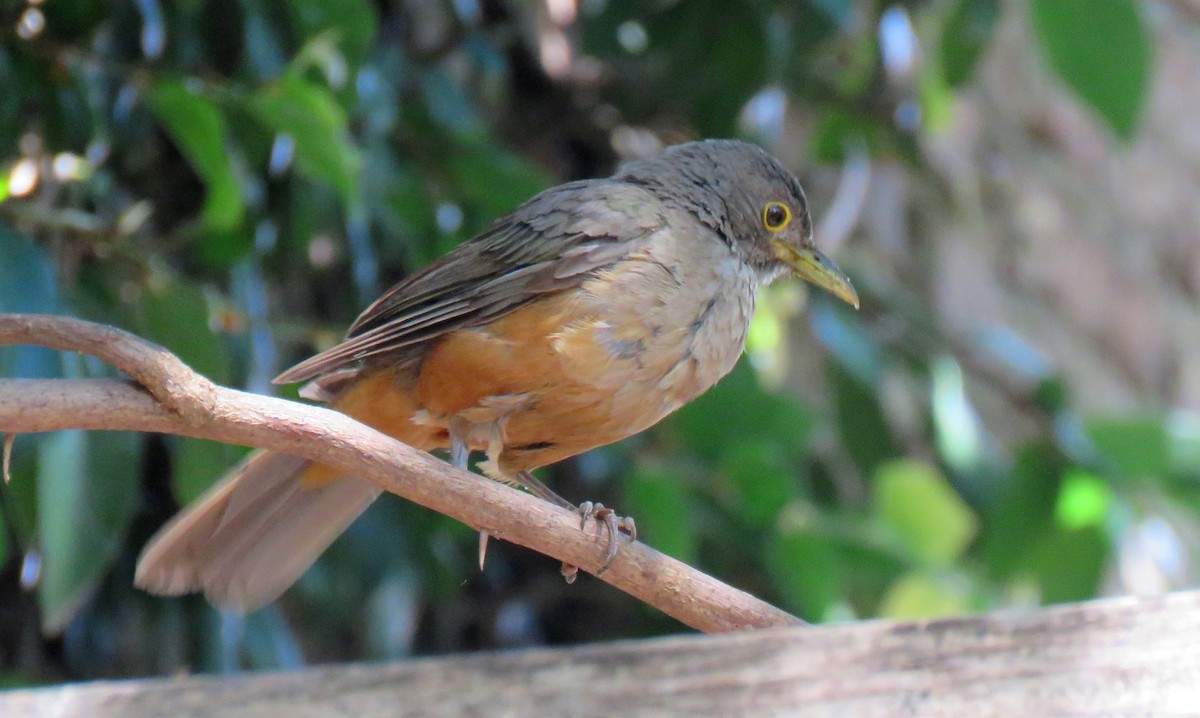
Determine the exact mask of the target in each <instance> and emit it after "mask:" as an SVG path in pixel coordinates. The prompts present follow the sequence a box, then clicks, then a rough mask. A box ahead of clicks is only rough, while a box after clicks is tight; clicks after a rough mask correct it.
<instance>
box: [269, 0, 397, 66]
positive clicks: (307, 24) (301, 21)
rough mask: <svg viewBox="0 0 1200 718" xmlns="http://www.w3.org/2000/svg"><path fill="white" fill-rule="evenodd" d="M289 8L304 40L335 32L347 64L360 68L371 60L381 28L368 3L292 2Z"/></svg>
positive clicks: (355, 0)
mask: <svg viewBox="0 0 1200 718" xmlns="http://www.w3.org/2000/svg"><path fill="white" fill-rule="evenodd" d="M287 9H288V15H289V17H290V18H291V22H292V26H293V28H294V29H295V30H296V32H297V34H299V35H300V36H301V37H303V38H306V39H312V38H315V37H316V36H318V35H321V34H322V33H326V32H331V31H332V33H333V34H334V39H335V42H336V43H337V45H338V47H339V48H340V49H341V51H342V54H343V55H344V56H345V58H346V60H347V62H349V63H350V64H351V65H353V66H358V65H361V64H362V62H363V61H364V60H366V59H367V55H368V54H369V53H370V51H371V44H372V41H373V40H374V39H375V31H376V30H377V29H378V25H379V20H378V18H376V16H375V8H374V7H373V6H372V4H371V3H370V2H368V1H367V0H338V1H337V2H326V0H288V3H287Z"/></svg>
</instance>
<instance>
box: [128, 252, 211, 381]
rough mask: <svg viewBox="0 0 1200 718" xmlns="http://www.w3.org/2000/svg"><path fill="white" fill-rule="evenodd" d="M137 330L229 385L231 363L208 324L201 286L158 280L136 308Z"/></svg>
mask: <svg viewBox="0 0 1200 718" xmlns="http://www.w3.org/2000/svg"><path fill="white" fill-rule="evenodd" d="M137 318H138V330H139V332H140V333H141V334H142V336H144V337H146V338H147V339H149V340H151V341H153V342H156V343H158V344H161V345H163V346H164V347H166V348H167V349H170V350H171V351H172V352H174V353H175V354H176V355H178V356H179V358H180V359H182V360H183V361H184V362H185V363H186V364H187V365H188V366H190V367H192V368H193V369H195V370H196V371H198V372H200V373H201V374H203V375H204V376H206V377H208V378H209V379H212V380H213V381H215V382H217V383H221V384H224V383H228V382H229V373H230V372H229V362H228V359H227V358H226V354H225V347H224V346H223V344H222V342H221V339H220V337H219V336H218V335H217V334H216V333H215V332H214V331H213V330H212V326H211V324H210V321H209V308H208V300H207V299H206V298H205V296H204V292H203V291H201V290H200V289H199V288H198V287H196V286H194V285H191V284H185V283H183V282H182V281H178V280H176V279H175V278H174V277H170V276H158V277H155V278H154V279H153V280H152V281H151V282H150V283H149V286H148V287H147V288H146V291H145V292H144V293H143V294H142V296H141V301H140V302H139V303H138V305H137Z"/></svg>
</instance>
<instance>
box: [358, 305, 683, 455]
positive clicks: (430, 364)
mask: <svg viewBox="0 0 1200 718" xmlns="http://www.w3.org/2000/svg"><path fill="white" fill-rule="evenodd" d="M577 299H578V297H577V295H576V294H575V293H574V292H566V293H563V294H559V295H553V296H549V297H547V298H546V299H542V300H539V301H536V302H533V303H531V304H529V305H527V306H526V307H524V308H522V309H519V310H517V311H515V312H513V313H511V314H508V315H506V316H504V317H502V318H500V319H498V320H496V321H494V322H492V323H491V324H488V325H485V326H483V327H479V328H475V329H465V330H458V331H454V332H450V333H448V334H446V335H445V336H443V337H441V338H439V339H437V340H436V343H435V344H434V345H433V346H432V347H431V348H430V349H429V350H428V353H427V354H426V355H425V357H424V359H423V361H422V363H421V366H420V370H419V371H418V372H416V375H415V378H409V379H403V378H401V377H400V376H399V375H397V374H396V373H393V372H389V371H387V370H386V369H380V370H376V371H372V372H370V373H368V374H366V375H365V376H364V377H363V378H361V379H359V380H357V381H356V383H355V385H354V386H353V387H352V388H351V389H349V390H348V391H347V392H346V393H345V394H343V395H342V396H341V397H340V398H339V399H338V400H337V401H336V403H335V406H336V407H337V408H338V409H339V410H340V411H343V412H345V413H346V414H349V415H350V416H353V417H354V418H356V419H358V420H359V421H362V422H363V423H365V424H368V425H370V426H372V427H374V428H376V429H379V430H380V431H383V432H385V433H387V434H390V435H392V436H395V437H396V438H398V439H400V440H401V441H404V442H405V443H408V444H410V445H412V446H416V447H418V448H421V449H424V450H431V449H436V448H446V447H447V446H448V444H449V434H448V431H447V427H448V426H449V424H450V422H451V421H452V420H454V419H455V418H458V419H461V420H464V421H466V422H467V423H469V424H471V425H472V426H473V427H475V429H476V430H475V431H473V432H472V434H471V436H472V438H471V441H470V443H471V445H472V448H473V449H486V448H487V444H488V438H487V437H488V432H489V431H490V430H496V431H499V432H500V436H501V438H502V441H503V445H504V451H503V452H502V453H501V455H500V460H499V464H500V465H499V467H498V468H499V469H500V470H501V471H503V472H504V473H505V474H507V475H511V472H515V471H519V470H525V469H532V468H536V467H538V466H544V465H546V464H550V463H554V462H556V461H559V460H561V459H564V458H566V457H569V456H573V455H575V454H579V453H582V452H584V451H587V450H588V449H591V448H594V447H596V446H601V445H604V444H608V443H612V442H614V441H617V440H619V439H622V438H624V437H626V436H629V435H631V434H634V433H637V432H639V431H641V430H643V429H645V428H646V427H648V426H650V425H652V424H653V423H655V422H657V421H658V420H659V419H661V418H662V417H663V416H664V415H665V414H667V413H669V412H670V411H671V410H673V409H674V408H675V407H677V406H678V405H679V404H681V403H683V402H684V401H686V400H687V399H690V398H691V396H692V395H694V394H695V393H697V391H698V390H699V389H700V387H695V388H692V387H687V386H686V385H687V383H688V382H687V377H686V376H683V377H681V381H680V382H678V384H679V387H682V391H675V390H673V389H676V388H679V387H676V383H672V384H671V385H670V386H667V387H665V388H660V387H659V384H660V383H661V379H662V377H663V376H664V375H667V374H669V373H670V372H671V370H672V369H676V368H677V367H678V365H679V364H680V359H681V358H683V359H685V360H686V358H687V357H686V351H685V350H686V347H685V341H686V337H685V336H684V333H683V332H679V337H678V339H679V341H674V340H672V339H671V337H669V336H667V337H666V345H667V346H669V347H671V348H670V349H668V350H666V351H663V350H661V349H660V350H658V351H655V350H654V349H653V347H656V346H662V345H663V341H662V339H663V337H661V336H660V341H659V342H658V343H657V344H655V345H653V346H652V347H651V348H650V349H647V348H646V345H645V343H644V341H643V340H644V339H646V337H645V336H643V335H644V334H646V333H647V332H646V327H645V326H644V325H643V324H642V323H641V322H639V321H638V318H637V317H630V321H628V322H626V323H624V324H621V325H617V326H614V325H613V324H612V323H611V322H610V321H603V320H601V319H600V318H598V317H597V316H594V315H592V314H589V313H588V312H587V311H586V310H585V309H583V308H582V307H581V304H580V302H578V301H577ZM657 333H658V334H662V332H657ZM677 373H680V372H677ZM682 373H686V372H682ZM676 394H680V395H679V396H676ZM682 394H686V395H687V396H683V395H682Z"/></svg>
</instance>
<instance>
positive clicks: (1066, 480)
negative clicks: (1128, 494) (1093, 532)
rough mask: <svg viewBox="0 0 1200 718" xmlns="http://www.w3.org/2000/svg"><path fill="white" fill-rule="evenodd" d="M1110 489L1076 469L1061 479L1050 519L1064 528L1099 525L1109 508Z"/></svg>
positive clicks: (1091, 476)
mask: <svg viewBox="0 0 1200 718" xmlns="http://www.w3.org/2000/svg"><path fill="white" fill-rule="evenodd" d="M1112 502H1113V494H1112V489H1110V488H1109V487H1108V484H1105V483H1104V482H1103V481H1102V480H1101V479H1100V477H1098V476H1093V475H1092V474H1089V473H1087V472H1085V471H1081V470H1079V469H1075V470H1072V471H1071V472H1069V473H1068V474H1067V475H1066V476H1065V477H1063V483H1062V490H1061V491H1060V492H1059V494H1058V504H1057V506H1056V507H1055V509H1054V517H1055V519H1056V520H1057V521H1058V525H1059V526H1062V527H1063V528H1066V529H1078V528H1083V527H1084V526H1093V525H1097V524H1100V523H1102V522H1103V521H1104V519H1105V518H1106V517H1107V516H1108V511H1109V509H1110V508H1111V506H1112Z"/></svg>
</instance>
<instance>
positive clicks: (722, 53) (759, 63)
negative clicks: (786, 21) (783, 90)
mask: <svg viewBox="0 0 1200 718" xmlns="http://www.w3.org/2000/svg"><path fill="white" fill-rule="evenodd" d="M764 28H765V20H764V18H763V17H762V13H761V10H760V9H759V7H758V6H757V5H756V4H754V3H750V2H744V1H742V0H729V1H727V2H721V3H710V2H681V3H675V4H674V5H672V6H671V7H670V9H669V10H667V11H666V12H664V13H662V14H660V15H658V16H657V17H655V18H653V19H652V20H651V21H650V22H649V23H647V27H646V29H647V32H648V33H649V36H650V42H651V43H652V44H653V45H658V46H660V47H662V48H663V49H664V50H665V51H666V53H665V55H664V56H663V57H662V59H663V60H665V61H666V62H667V63H668V64H669V65H670V68H669V70H668V71H667V74H666V77H665V78H664V79H665V82H664V83H663V86H662V89H663V92H669V93H671V95H673V96H674V97H675V98H676V102H679V103H680V104H683V105H685V106H686V107H688V108H689V110H690V112H689V114H690V116H691V117H690V119H691V121H692V122H693V123H694V124H695V126H696V128H697V129H698V130H699V132H700V134H701V135H702V136H708V137H728V136H729V135H731V134H733V132H734V130H735V129H736V126H737V118H738V114H739V113H740V112H741V110H742V107H744V106H745V104H746V102H747V101H748V100H749V99H750V98H751V97H753V96H754V93H756V92H758V90H759V89H761V88H762V86H763V85H764V84H765V83H766V81H767V79H768V77H767V69H768V59H769V58H768V54H767V53H768V47H769V38H768V37H767V35H766V32H765V29H764ZM697 58H704V71H703V72H698V71H697V67H696V65H695V63H696V60H697Z"/></svg>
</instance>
